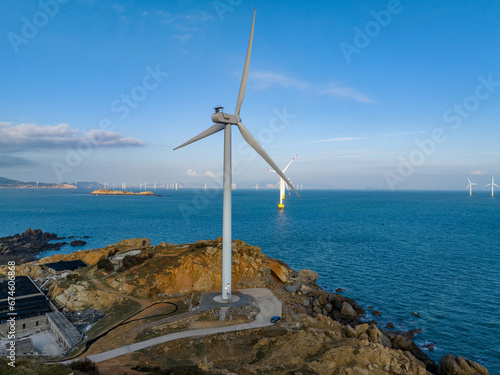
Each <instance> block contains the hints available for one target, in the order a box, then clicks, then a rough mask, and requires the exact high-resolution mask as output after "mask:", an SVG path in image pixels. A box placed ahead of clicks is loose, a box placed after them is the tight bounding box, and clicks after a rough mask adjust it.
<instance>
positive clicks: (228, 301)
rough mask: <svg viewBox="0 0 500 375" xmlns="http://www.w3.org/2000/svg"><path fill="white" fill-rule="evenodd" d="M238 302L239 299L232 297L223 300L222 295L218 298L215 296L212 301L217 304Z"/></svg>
mask: <svg viewBox="0 0 500 375" xmlns="http://www.w3.org/2000/svg"><path fill="white" fill-rule="evenodd" d="M239 300H240V297H238V296H235V295H232V296H231V298H230V299H224V298H222V295H220V296H215V297H214V301H215V302H217V303H235V302H238V301H239Z"/></svg>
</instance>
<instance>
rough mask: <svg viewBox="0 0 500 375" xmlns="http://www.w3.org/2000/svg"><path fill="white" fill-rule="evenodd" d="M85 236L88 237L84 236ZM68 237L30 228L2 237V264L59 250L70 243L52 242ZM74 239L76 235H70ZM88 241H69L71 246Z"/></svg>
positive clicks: (0, 245) (0, 257)
mask: <svg viewBox="0 0 500 375" xmlns="http://www.w3.org/2000/svg"><path fill="white" fill-rule="evenodd" d="M83 238H88V236H84V237H83ZM65 239H66V237H58V236H57V234H55V233H49V232H43V231H42V230H41V229H35V230H33V229H31V228H28V229H27V230H26V231H24V232H23V233H21V234H15V235H13V236H7V237H1V238H0V264H6V263H7V262H8V261H15V262H16V263H25V262H31V261H34V260H35V259H36V256H37V255H38V254H40V253H41V252H43V251H47V250H59V249H60V248H61V247H63V246H65V245H68V242H65V241H63V242H50V241H60V240H65ZM68 239H74V236H71V237H68ZM85 244H86V242H85V241H82V240H73V241H70V242H69V245H70V246H82V245H85Z"/></svg>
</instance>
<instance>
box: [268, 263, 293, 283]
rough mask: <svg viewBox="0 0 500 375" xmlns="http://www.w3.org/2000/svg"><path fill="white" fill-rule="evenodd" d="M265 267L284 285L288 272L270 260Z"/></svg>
mask: <svg viewBox="0 0 500 375" xmlns="http://www.w3.org/2000/svg"><path fill="white" fill-rule="evenodd" d="M267 266H268V267H269V268H270V269H271V272H272V273H273V275H275V276H276V277H277V278H278V279H280V281H281V282H283V283H286V282H287V281H288V278H289V275H288V270H287V269H286V268H285V267H283V266H282V265H281V264H279V263H278V262H274V261H272V260H268V261H267Z"/></svg>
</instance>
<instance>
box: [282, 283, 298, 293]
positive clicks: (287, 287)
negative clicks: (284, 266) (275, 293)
mask: <svg viewBox="0 0 500 375" xmlns="http://www.w3.org/2000/svg"><path fill="white" fill-rule="evenodd" d="M285 290H286V291H287V292H288V293H297V289H295V288H294V287H293V286H291V285H287V286H285Z"/></svg>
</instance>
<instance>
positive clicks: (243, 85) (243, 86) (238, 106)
mask: <svg viewBox="0 0 500 375" xmlns="http://www.w3.org/2000/svg"><path fill="white" fill-rule="evenodd" d="M254 25H255V9H254V10H253V21H252V31H251V32H250V41H249V42H248V50H247V58H246V60H245V67H244V68H243V76H242V77H241V84H240V92H239V94H238V101H237V102H236V111H235V112H234V114H235V115H236V116H239V115H240V109H241V105H242V104H243V98H244V97H245V89H246V87H247V78H248V68H249V66H250V55H251V54H252V42H253V28H254Z"/></svg>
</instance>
